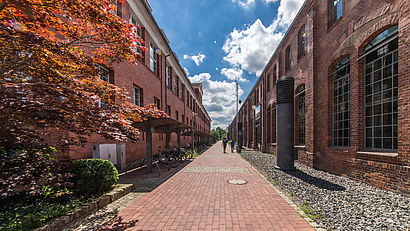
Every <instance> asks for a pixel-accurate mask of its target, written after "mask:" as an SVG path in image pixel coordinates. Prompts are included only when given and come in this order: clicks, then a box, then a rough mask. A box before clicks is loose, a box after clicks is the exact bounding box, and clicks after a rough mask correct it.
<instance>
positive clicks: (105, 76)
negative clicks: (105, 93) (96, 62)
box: [98, 66, 110, 107]
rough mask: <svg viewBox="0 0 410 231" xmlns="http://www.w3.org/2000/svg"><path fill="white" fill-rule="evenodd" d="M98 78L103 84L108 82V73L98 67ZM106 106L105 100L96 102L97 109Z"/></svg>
mask: <svg viewBox="0 0 410 231" xmlns="http://www.w3.org/2000/svg"><path fill="white" fill-rule="evenodd" d="M98 68H99V77H100V79H101V80H103V81H105V82H110V71H109V70H107V69H105V68H103V67H101V66H99V67H98ZM106 104H107V102H106V101H105V100H102V99H99V100H98V106H99V107H104V106H105V105H106Z"/></svg>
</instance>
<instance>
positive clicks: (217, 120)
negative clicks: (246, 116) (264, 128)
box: [189, 73, 243, 128]
mask: <svg viewBox="0 0 410 231" xmlns="http://www.w3.org/2000/svg"><path fill="white" fill-rule="evenodd" d="M189 80H190V81H191V82H193V83H202V89H203V91H204V95H203V98H202V103H203V105H204V106H205V108H206V110H207V112H208V114H209V116H210V117H211V119H212V127H213V128H215V127H222V128H225V127H226V126H228V125H229V124H230V123H231V121H232V119H233V118H234V116H235V114H236V86H235V83H234V82H227V81H213V80H211V75H210V74H209V73H200V74H198V75H195V76H192V77H189ZM238 94H239V96H241V95H242V94H243V91H242V89H241V88H240V87H239V92H238Z"/></svg>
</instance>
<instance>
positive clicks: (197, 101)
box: [69, 0, 211, 162]
mask: <svg viewBox="0 0 410 231" xmlns="http://www.w3.org/2000/svg"><path fill="white" fill-rule="evenodd" d="M119 10H120V12H119V13H118V15H120V16H121V17H122V18H123V19H124V20H126V21H129V19H130V15H131V14H132V15H133V17H134V19H136V20H137V23H138V24H139V25H140V26H141V32H142V35H141V37H142V38H143V39H144V41H145V46H146V48H147V51H146V52H145V53H144V58H143V60H142V61H139V62H138V65H133V64H131V63H128V62H122V63H119V64H115V65H114V66H113V67H112V69H111V70H110V72H111V76H110V82H111V83H113V84H115V85H117V86H119V87H120V88H123V89H125V90H126V91H127V92H128V94H129V96H130V101H132V100H133V92H134V86H137V87H138V88H140V89H141V91H142V92H141V102H142V105H147V104H153V103H154V98H156V99H157V100H159V102H160V108H159V109H160V110H162V111H166V107H167V105H168V106H169V107H170V108H171V111H170V116H171V118H173V119H177V120H178V121H180V122H183V123H185V124H188V125H190V126H193V123H192V121H193V112H194V113H196V115H195V116H196V118H195V121H196V123H195V129H197V130H200V131H203V132H205V133H208V134H210V133H211V119H210V117H209V115H208V113H207V112H206V110H205V108H204V106H203V105H202V95H201V94H202V89H201V90H200V91H198V89H196V87H195V86H194V85H193V84H191V83H190V81H189V80H188V78H187V76H186V74H185V72H184V70H183V69H182V67H181V66H180V64H179V60H178V58H177V57H176V55H175V53H174V52H173V51H172V49H171V47H170V46H169V42H168V41H167V38H166V37H165V34H164V32H163V31H162V30H161V28H159V26H158V25H157V23H156V22H155V19H154V18H153V16H152V14H151V8H150V7H149V5H148V3H147V1H146V0H130V1H127V2H126V3H125V5H122V7H121V8H119ZM138 17H139V18H138ZM151 43H154V44H155V46H156V47H157V48H158V49H159V50H160V51H155V55H156V58H157V65H156V67H157V73H154V72H153V71H151V69H150V44H151ZM166 63H168V67H170V76H171V81H170V86H169V87H168V88H167V89H166V71H165V69H166ZM175 78H177V81H178V91H176V93H175V92H174V90H173V87H174V85H173V83H174V79H175ZM181 87H182V89H181V91H180V88H181ZM181 93H182V96H181V95H180V94H181ZM187 94H189V99H190V100H191V102H190V103H189V105H188V104H187ZM142 105H141V106H142ZM177 112H178V118H176V115H177ZM165 140H166V135H165V134H158V133H153V135H152V152H153V154H155V153H158V152H160V151H162V150H165ZM206 140H207V139H205V138H204V137H197V138H196V142H200V141H206ZM180 141H181V146H187V145H190V143H191V137H188V136H181V140H180ZM112 143H116V142H114V141H111V140H106V139H104V138H102V137H100V136H98V135H93V136H91V137H89V138H88V143H86V144H85V145H84V146H83V147H70V150H69V155H70V157H71V158H73V159H82V158H92V145H93V144H112ZM120 143H121V142H120ZM125 146H126V155H127V157H126V159H127V162H130V161H132V160H134V159H138V158H144V157H145V155H146V154H145V134H144V133H143V132H142V133H141V136H140V140H139V141H138V142H136V143H126V145H125ZM170 146H171V148H175V147H176V146H177V135H176V134H175V133H172V134H171V140H170Z"/></svg>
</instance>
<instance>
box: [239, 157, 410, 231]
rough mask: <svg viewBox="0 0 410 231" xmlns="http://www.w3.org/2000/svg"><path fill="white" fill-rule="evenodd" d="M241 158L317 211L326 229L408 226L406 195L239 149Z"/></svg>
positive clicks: (409, 207) (409, 202)
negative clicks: (279, 164)
mask: <svg viewBox="0 0 410 231" xmlns="http://www.w3.org/2000/svg"><path fill="white" fill-rule="evenodd" d="M241 155H242V157H244V158H245V159H246V160H247V161H248V162H250V163H251V164H252V165H253V166H255V167H256V168H258V169H259V170H260V171H261V172H262V173H263V174H265V175H266V176H267V177H268V178H270V180H271V181H272V182H273V183H274V184H276V185H277V186H279V188H281V189H282V190H283V191H284V192H285V193H287V195H288V196H289V197H290V198H291V199H292V200H293V201H294V203H296V204H297V205H305V206H306V207H309V208H311V209H313V211H315V212H316V213H320V214H321V217H322V218H319V219H316V222H318V223H319V224H320V226H321V227H323V228H325V229H327V230H407V229H410V198H408V197H406V196H403V195H400V194H397V193H394V192H390V191H385V190H382V189H378V188H375V187H373V186H370V185H367V184H364V183H361V182H357V181H354V180H351V179H348V178H347V177H343V176H337V175H334V174H330V173H327V172H324V171H319V170H315V169H312V168H310V167H308V166H305V165H303V164H299V163H295V167H296V171H288V172H287V171H281V170H278V169H275V168H274V166H275V165H276V156H273V155H269V154H264V153H257V152H253V151H249V150H248V151H246V150H245V151H243V152H242V154H241Z"/></svg>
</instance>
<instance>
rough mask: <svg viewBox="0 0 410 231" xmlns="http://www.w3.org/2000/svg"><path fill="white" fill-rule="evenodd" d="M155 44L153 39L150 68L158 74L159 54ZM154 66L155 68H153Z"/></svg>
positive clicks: (150, 45) (150, 48)
mask: <svg viewBox="0 0 410 231" xmlns="http://www.w3.org/2000/svg"><path fill="white" fill-rule="evenodd" d="M156 49H158V48H157V47H156V46H155V44H154V43H153V42H152V41H151V42H150V44H149V50H150V51H149V68H150V70H151V71H152V72H153V73H154V74H155V75H158V56H157V52H156ZM152 68H154V70H152Z"/></svg>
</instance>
